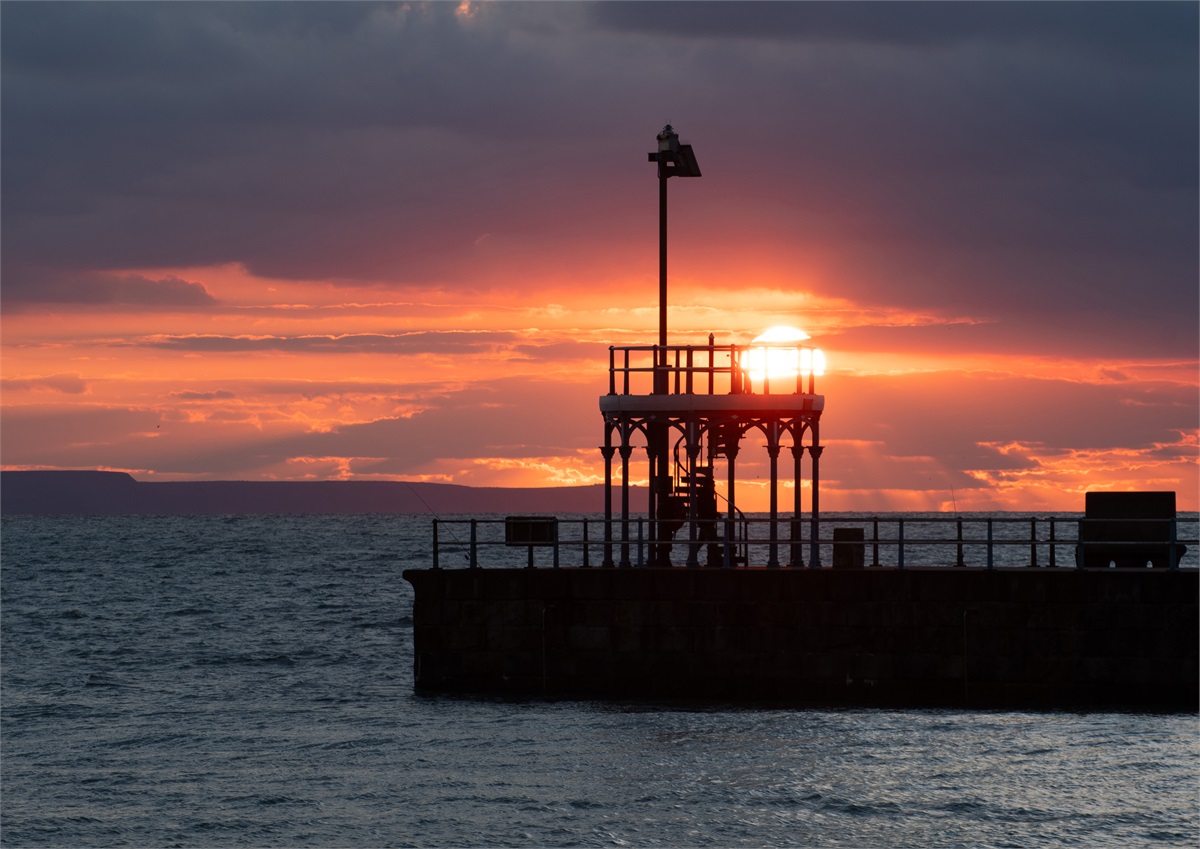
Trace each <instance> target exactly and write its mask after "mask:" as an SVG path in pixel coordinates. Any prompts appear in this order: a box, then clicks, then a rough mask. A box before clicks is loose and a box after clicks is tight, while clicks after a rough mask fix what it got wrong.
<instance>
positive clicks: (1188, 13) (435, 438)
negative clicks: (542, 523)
mask: <svg viewBox="0 0 1200 849" xmlns="http://www.w3.org/2000/svg"><path fill="white" fill-rule="evenodd" d="M1198 31H1200V5H1197V4H1196V3H1185V2H1169V3H1155V2H1132V3H1120V2H1098V3H1092V2H1069V3H1053V2H1048V3H983V2H979V3H974V2H973V3H966V2H936V3H908V2H885V3H870V2H850V3H819V2H802V3H801V2H769V3H748V2H739V3H722V2H701V3H692V2H661V3H650V2H603V3H583V2H579V3H576V2H570V3H567V2H532V3H520V2H489V3H478V2H461V3H460V2H432V3H358V2H344V3H343V2H338V3H328V4H326V3H315V2H304V3H289V2H254V3H236V2H219V3H190V2H180V3H113V2H103V0H101V2H88V3H67V2H17V0H6V1H5V2H4V3H3V4H2V5H0V239H2V248H3V250H2V252H0V277H2V280H0V356H2V359H0V378H2V384H0V466H2V468H4V469H8V470H12V469H108V470H119V471H125V472H129V473H131V474H132V475H134V477H136V478H137V479H139V480H144V481H174V480H210V479H213V480H334V479H346V480H408V481H418V480H419V481H434V482H447V483H456V484H466V485H473V486H566V485H580V484H590V483H598V482H601V481H603V474H604V465H603V460H602V458H601V455H600V452H599V450H598V446H599V445H601V444H602V442H603V436H604V435H603V421H602V418H601V416H600V413H599V409H598V398H599V396H600V395H601V394H603V393H604V392H606V391H607V365H608V348H609V346H611V345H617V346H621V345H634V344H652V343H653V342H654V341H655V340H656V338H657V315H658V300H657V299H658V229H657V228H658V181H657V179H656V171H655V166H654V165H653V164H651V163H649V162H648V161H647V153H648V152H649V151H651V150H653V149H654V148H655V146H656V143H655V136H656V134H657V133H658V132H659V130H660V129H662V127H663V126H664V125H665V124H667V123H670V124H671V125H673V126H674V127H675V129H676V130H677V131H678V132H679V134H680V138H681V140H682V141H683V142H684V143H687V144H691V145H692V146H693V148H694V151H695V153H696V157H697V160H698V162H699V165H700V168H701V170H702V172H703V176H702V177H700V178H698V179H677V180H671V181H670V182H669V195H670V200H669V203H670V220H669V228H670V259H669V270H670V281H669V292H670V295H669V327H670V341H671V342H672V343H674V344H703V343H705V342H706V341H707V338H708V334H709V333H712V334H714V335H715V338H716V342H717V344H719V345H720V344H732V343H737V344H744V343H747V342H749V341H750V340H751V339H753V338H754V337H755V336H757V335H758V334H759V333H760V332H761V331H763V330H764V329H766V328H767V327H769V326H772V325H779V324H786V325H791V326H794V327H797V328H801V329H803V330H804V331H805V332H807V333H808V334H809V335H810V336H811V337H812V339H811V344H813V345H816V346H818V347H820V348H822V349H823V350H824V351H825V352H826V355H827V358H828V363H829V366H828V372H827V374H825V375H824V376H823V377H821V378H819V379H818V383H817V387H816V389H817V392H818V393H820V394H822V395H824V396H825V412H824V414H823V417H822V420H821V442H822V443H823V444H824V445H825V446H826V450H825V452H824V454H823V456H822V461H821V507H822V509H823V510H825V511H829V510H835V511H836V510H959V511H968V510H987V511H990V510H1017V511H1032V512H1041V511H1074V510H1082V509H1083V500H1084V496H1083V493H1084V492H1086V491H1089V490H1094V489H1108V490H1128V489H1152V490H1164V489H1169V490H1175V491H1176V492H1177V493H1178V496H1177V497H1178V506H1179V509H1181V510H1197V509H1200V464H1198V453H1200V439H1198V436H1200V295H1198V280H1200V235H1198V234H1200V193H1198V182H1200V181H1198V155H1197V151H1198V150H1200V129H1198V127H1200V119H1198V115H1200V109H1198V103H1200V90H1198V88H1200V84H1198V80H1200V60H1198V43H1200V37H1198ZM639 475H640V478H639V477H638V476H639ZM718 477H719V476H718ZM631 478H633V482H634V483H638V482H641V481H642V480H644V470H643V469H641V468H640V466H639V467H638V468H637V469H635V471H634V472H633V473H632V474H631ZM767 478H768V471H767V465H766V455H765V451H763V450H762V449H761V448H760V447H759V446H758V445H757V444H753V443H752V441H751V442H748V443H745V444H744V445H743V451H742V453H741V454H740V455H739V458H738V496H739V503H740V505H742V506H744V508H746V509H761V508H762V505H763V504H765V503H766V501H765V500H766V494H765V493H766V480H767ZM806 485H807V484H806V483H802V486H806ZM781 500H782V503H785V504H786V503H790V499H789V497H788V496H787V495H781Z"/></svg>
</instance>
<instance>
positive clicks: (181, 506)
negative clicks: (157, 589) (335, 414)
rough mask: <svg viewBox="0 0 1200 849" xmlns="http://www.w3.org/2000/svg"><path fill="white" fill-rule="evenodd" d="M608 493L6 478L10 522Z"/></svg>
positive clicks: (566, 502)
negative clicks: (20, 517) (17, 518)
mask: <svg viewBox="0 0 1200 849" xmlns="http://www.w3.org/2000/svg"><path fill="white" fill-rule="evenodd" d="M603 498H604V487H603V485H599V484H598V485H596V486H578V487H544V488H535V487H529V488H515V487H514V488H501V487H470V486H457V485H454V484H440V483H421V482H413V483H409V482H405V481H174V482H162V481H154V482H145V481H139V480H136V479H135V478H134V477H133V476H132V475H129V474H126V473H125V472H99V471H33V472H0V513H2V514H3V515H6V516H15V515H31V516H121V515H140V516H184V515H209V516H212V515H227V514H230V515H231V514H263V515H266V514H277V515H280V514H346V513H402V514H404V513H407V514H421V513H424V514H430V515H433V514H437V515H441V514H453V513H497V512H499V513H540V512H555V513H563V512H568V513H596V512H601V511H603V509H604V503H603Z"/></svg>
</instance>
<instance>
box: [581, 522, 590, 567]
mask: <svg viewBox="0 0 1200 849" xmlns="http://www.w3.org/2000/svg"><path fill="white" fill-rule="evenodd" d="M591 565H592V564H591V563H589V562H588V520H587V519H584V520H583V568H584V569H587V568H589V567H590V566H591Z"/></svg>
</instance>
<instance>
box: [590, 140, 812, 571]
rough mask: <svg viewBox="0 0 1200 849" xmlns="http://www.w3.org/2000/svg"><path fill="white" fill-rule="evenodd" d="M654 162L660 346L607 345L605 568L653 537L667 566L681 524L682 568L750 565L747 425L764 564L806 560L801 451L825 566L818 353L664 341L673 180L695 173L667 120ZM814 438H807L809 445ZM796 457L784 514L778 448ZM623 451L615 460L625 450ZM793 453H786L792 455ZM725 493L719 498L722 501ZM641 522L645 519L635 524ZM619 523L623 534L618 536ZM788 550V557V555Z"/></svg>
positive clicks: (653, 562) (781, 346)
mask: <svg viewBox="0 0 1200 849" xmlns="http://www.w3.org/2000/svg"><path fill="white" fill-rule="evenodd" d="M657 141H658V149H657V150H656V151H653V152H651V153H650V154H649V160H650V161H651V162H655V163H657V165H658V180H659V192H658V197H659V322H658V344H657V345H651V346H647V345H641V346H625V347H613V348H610V349H609V381H608V384H609V385H608V394H606V395H603V396H601V397H600V412H601V414H602V415H603V417H604V445H603V446H602V448H601V451H602V453H603V455H604V463H605V473H604V483H605V519H606V521H605V545H604V551H605V555H604V565H606V566H613V565H618V566H631V565H632V563H631V560H630V548H631V545H634V544H637V545H639V546H640V545H641V544H642V543H643V542H648V543H649V549H650V562H649V563H648V564H647V565H649V566H670V565H673V564H672V559H671V554H672V549H673V547H674V545H675V542H676V538H677V535H679V534H681V532H682V531H683V529H684V528H685V527H686V529H687V530H686V536H685V537H682V538H681V541H683V540H684V539H686V545H687V555H686V561H685V562H686V565H687V566H693V567H695V566H726V567H730V566H738V565H748V564H745V558H746V554H745V553H744V552H745V551H746V549H745V547H744V545H741V544H740V542H741V541H742V540H744V528H745V522H744V519H743V517H742V513H741V511H740V510H739V509H738V507H737V501H736V492H737V475H736V468H737V457H738V453H739V451H740V450H741V447H742V442H743V440H745V439H747V437H750V436H751V435H752V434H761V435H762V437H764V438H765V439H766V446H765V447H766V451H767V456H768V458H769V462H770V535H771V537H770V540H771V541H770V547H769V555H768V560H767V563H766V565H767V566H768V567H778V566H781V565H785V564H786V565H789V566H794V567H800V566H803V565H804V557H803V550H802V549H803V541H802V536H803V534H802V523H803V513H802V505H801V492H802V487H801V470H802V459H803V456H804V452H805V449H806V448H807V450H808V454H809V457H810V460H811V492H812V495H811V502H812V503H811V511H810V513H809V517H808V524H809V526H810V532H809V537H808V538H809V541H810V554H809V564H808V565H809V566H811V567H813V568H819V566H820V549H819V547H818V542H817V540H818V539H819V527H820V524H819V523H820V506H819V505H820V471H819V470H820V459H821V453H822V451H823V450H824V449H823V446H822V445H821V444H820V418H821V412H822V410H823V409H824V406H825V399H824V397H823V396H821V395H817V394H816V391H815V376H816V375H817V374H820V373H821V372H822V361H823V355H822V354H821V352H820V351H818V350H816V349H813V348H810V347H807V346H803V345H800V344H798V343H795V342H786V343H774V342H772V343H768V342H755V343H752V344H750V345H717V344H715V339H714V337H713V336H712V335H711V334H710V335H709V337H708V344H707V345H671V344H669V343H668V338H667V180H668V179H669V178H670V177H699V176H700V167H699V165H698V164H697V161H696V156H695V153H694V152H693V151H692V147H691V145H684V144H680V143H679V136H678V134H677V133H676V132H675V131H674V129H673V128H672V127H671V125H669V124H668V125H667V126H666V127H664V128H663V130H662V132H660V133H659V134H658V137H657ZM805 441H807V443H808V444H807V446H806V445H805ZM637 448H644V449H645V452H646V460H647V463H648V474H647V479H648V480H649V490H648V498H647V504H646V506H645V512H646V517H647V519H648V528H649V532H650V535H651V539H650V540H648V541H644V540H640V539H636V540H635V539H633V538H632V537H631V533H632V532H633V529H634V527H635V526H634V524H633V522H631V518H632V513H633V511H634V509H635V507H634V505H632V504H631V503H630V477H631V464H632V461H633V458H634V452H635V449H637ZM785 448H786V449H788V451H789V453H790V454H791V463H788V464H786V465H787V468H788V469H789V470H790V472H791V478H792V493H793V501H792V504H791V505H790V510H788V511H787V513H786V522H787V525H786V532H784V529H783V526H782V524H781V522H782V521H783V520H782V519H781V513H780V504H779V489H780V478H779V470H780V463H779V460H780V455H781V454H782V453H783V451H784V449H785ZM618 458H619V459H618ZM718 458H719V459H721V460H723V461H724V463H725V475H726V486H725V492H724V494H723V495H721V494H719V493H718V491H717V487H716V475H717V467H716V462H717V460H718ZM785 459H786V458H785ZM616 462H619V473H620V474H619V477H620V493H619V510H620V519H619V521H616V517H615V511H614V506H613V502H614V492H613V489H614V463H616ZM718 498H723V503H718ZM636 527H637V528H639V529H640V528H641V523H638V524H637V525H636ZM614 528H617V529H619V532H620V537H619V539H617V538H615V531H614ZM784 552H785V555H784V554H782V553H784Z"/></svg>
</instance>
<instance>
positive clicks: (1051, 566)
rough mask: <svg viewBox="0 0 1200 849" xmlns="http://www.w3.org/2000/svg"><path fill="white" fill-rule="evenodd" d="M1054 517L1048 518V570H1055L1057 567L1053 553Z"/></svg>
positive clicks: (1055, 555)
mask: <svg viewBox="0 0 1200 849" xmlns="http://www.w3.org/2000/svg"><path fill="white" fill-rule="evenodd" d="M1054 547H1055V546H1054V517H1053V516H1051V517H1050V568H1051V569H1055V568H1057V566H1058V563H1057V559H1056V558H1057V554H1056V552H1055V551H1054Z"/></svg>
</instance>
